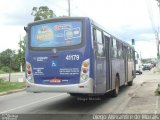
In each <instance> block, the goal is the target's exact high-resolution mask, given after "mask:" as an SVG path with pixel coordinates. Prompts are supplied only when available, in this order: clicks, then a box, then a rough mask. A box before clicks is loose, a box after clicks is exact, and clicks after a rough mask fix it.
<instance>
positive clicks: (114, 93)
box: [112, 77, 120, 97]
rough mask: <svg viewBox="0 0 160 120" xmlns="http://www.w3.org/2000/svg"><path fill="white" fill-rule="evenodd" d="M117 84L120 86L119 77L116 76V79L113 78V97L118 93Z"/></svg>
mask: <svg viewBox="0 0 160 120" xmlns="http://www.w3.org/2000/svg"><path fill="white" fill-rule="evenodd" d="M119 86H120V82H119V78H118V77H116V80H115V89H114V90H113V93H112V96H113V97H117V96H118V94H119Z"/></svg>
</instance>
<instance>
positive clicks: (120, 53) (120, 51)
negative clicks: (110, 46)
mask: <svg viewBox="0 0 160 120" xmlns="http://www.w3.org/2000/svg"><path fill="white" fill-rule="evenodd" d="M117 57H118V58H119V59H122V58H123V56H122V43H120V42H118V41H117Z"/></svg>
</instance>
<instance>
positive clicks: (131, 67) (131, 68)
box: [128, 61, 134, 81]
mask: <svg viewBox="0 0 160 120" xmlns="http://www.w3.org/2000/svg"><path fill="white" fill-rule="evenodd" d="M133 71H134V62H133V61H128V81H132V80H133V78H134V77H133V75H134V73H133Z"/></svg>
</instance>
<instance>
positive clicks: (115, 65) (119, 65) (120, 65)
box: [112, 59, 125, 89]
mask: <svg viewBox="0 0 160 120" xmlns="http://www.w3.org/2000/svg"><path fill="white" fill-rule="evenodd" d="M124 73H125V65H124V60H120V59H113V60H112V89H115V80H116V75H119V79H120V85H124V83H125V74H124Z"/></svg>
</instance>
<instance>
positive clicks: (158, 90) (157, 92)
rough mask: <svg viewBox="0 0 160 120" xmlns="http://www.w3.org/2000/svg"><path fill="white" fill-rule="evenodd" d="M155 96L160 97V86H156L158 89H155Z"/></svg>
mask: <svg viewBox="0 0 160 120" xmlns="http://www.w3.org/2000/svg"><path fill="white" fill-rule="evenodd" d="M155 94H156V95H157V96H160V84H158V87H157V89H156V91H155Z"/></svg>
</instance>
